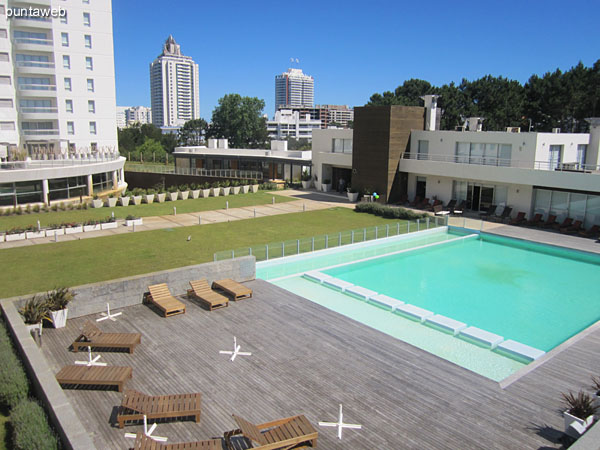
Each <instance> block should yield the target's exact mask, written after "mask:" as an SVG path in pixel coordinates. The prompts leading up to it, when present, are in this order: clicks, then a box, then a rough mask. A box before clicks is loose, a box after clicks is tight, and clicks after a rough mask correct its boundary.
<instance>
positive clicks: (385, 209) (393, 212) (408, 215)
mask: <svg viewBox="0 0 600 450" xmlns="http://www.w3.org/2000/svg"><path fill="white" fill-rule="evenodd" d="M354 211H356V212H362V213H368V214H375V215H376V216H382V217H386V218H388V219H403V220H417V219H424V218H426V217H427V216H428V214H426V213H416V212H413V211H410V210H408V209H404V208H392V207H391V206H386V205H381V204H379V203H358V204H357V205H356V206H355V207H354Z"/></svg>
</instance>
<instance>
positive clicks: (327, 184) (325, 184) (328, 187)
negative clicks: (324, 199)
mask: <svg viewBox="0 0 600 450" xmlns="http://www.w3.org/2000/svg"><path fill="white" fill-rule="evenodd" d="M321 189H322V190H323V192H329V191H331V180H330V179H329V178H325V179H324V180H323V184H321Z"/></svg>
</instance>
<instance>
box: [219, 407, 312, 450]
mask: <svg viewBox="0 0 600 450" xmlns="http://www.w3.org/2000/svg"><path fill="white" fill-rule="evenodd" d="M233 419H234V420H235V422H236V423H237V424H238V426H239V427H240V428H239V429H237V430H232V431H228V432H226V433H225V436H224V437H225V444H226V445H227V448H228V449H230V450H235V447H234V445H233V443H232V442H231V437H232V436H235V435H237V434H241V435H242V436H244V437H245V438H246V439H247V440H249V441H250V442H251V443H252V444H253V443H257V444H258V446H257V447H254V446H251V447H252V448H256V449H263V450H271V449H273V450H274V449H290V448H296V447H298V446H299V444H305V445H307V446H310V447H316V446H317V438H318V436H319V433H318V432H317V430H315V429H314V427H313V426H312V425H311V423H310V422H309V421H308V420H307V419H306V417H304V416H303V415H299V416H293V417H287V418H285V419H280V420H275V421H273V422H267V423H263V424H260V425H254V424H252V423H250V422H248V421H247V420H244V419H242V418H241V417H238V416H236V415H235V414H234V415H233ZM263 430H265V431H263Z"/></svg>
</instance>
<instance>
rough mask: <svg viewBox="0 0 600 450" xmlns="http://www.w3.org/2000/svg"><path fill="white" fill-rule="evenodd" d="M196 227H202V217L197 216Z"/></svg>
mask: <svg viewBox="0 0 600 450" xmlns="http://www.w3.org/2000/svg"><path fill="white" fill-rule="evenodd" d="M198 225H202V217H200V216H198Z"/></svg>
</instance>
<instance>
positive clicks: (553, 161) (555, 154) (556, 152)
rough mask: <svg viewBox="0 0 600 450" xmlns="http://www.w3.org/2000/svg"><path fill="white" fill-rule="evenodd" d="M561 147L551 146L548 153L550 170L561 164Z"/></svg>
mask: <svg viewBox="0 0 600 450" xmlns="http://www.w3.org/2000/svg"><path fill="white" fill-rule="evenodd" d="M561 155H562V145H551V146H550V151H549V159H548V162H549V163H550V170H554V169H557V168H558V166H559V165H560V162H561Z"/></svg>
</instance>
